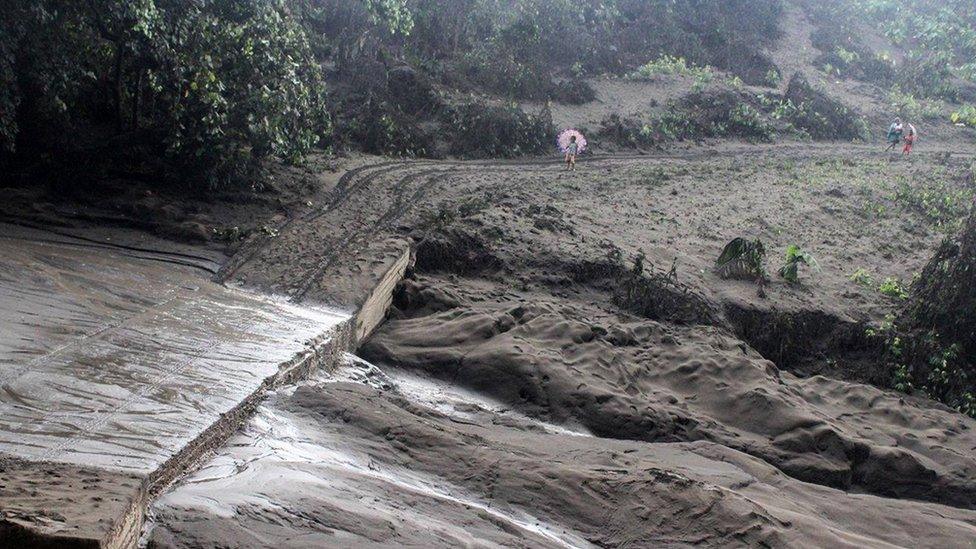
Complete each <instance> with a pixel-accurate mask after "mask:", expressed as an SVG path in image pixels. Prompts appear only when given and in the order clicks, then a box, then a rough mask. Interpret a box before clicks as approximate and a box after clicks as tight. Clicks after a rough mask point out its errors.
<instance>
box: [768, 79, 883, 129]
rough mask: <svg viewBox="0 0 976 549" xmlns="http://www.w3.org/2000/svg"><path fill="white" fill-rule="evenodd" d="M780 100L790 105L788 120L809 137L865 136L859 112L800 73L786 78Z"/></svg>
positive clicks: (865, 126) (864, 127) (862, 120)
mask: <svg viewBox="0 0 976 549" xmlns="http://www.w3.org/2000/svg"><path fill="white" fill-rule="evenodd" d="M784 100H786V101H789V102H790V103H791V104H792V105H793V107H794V108H793V109H792V112H790V113H789V122H790V123H791V124H793V126H794V127H796V128H798V129H801V130H803V131H805V132H806V133H807V134H809V135H810V137H812V138H813V139H864V138H866V137H867V135H866V134H867V125H866V123H865V122H864V119H863V118H862V117H861V115H860V114H859V113H857V112H856V111H854V110H853V109H850V108H848V107H847V106H845V105H844V104H843V103H841V102H840V101H837V100H835V99H832V98H831V97H830V96H828V95H827V94H826V93H824V92H822V91H820V90H817V89H815V88H814V87H813V86H811V85H810V83H809V82H807V79H806V78H805V77H804V76H803V75H802V74H800V73H796V74H794V75H793V78H791V79H790V83H789V86H787V88H786V94H785V96H784Z"/></svg>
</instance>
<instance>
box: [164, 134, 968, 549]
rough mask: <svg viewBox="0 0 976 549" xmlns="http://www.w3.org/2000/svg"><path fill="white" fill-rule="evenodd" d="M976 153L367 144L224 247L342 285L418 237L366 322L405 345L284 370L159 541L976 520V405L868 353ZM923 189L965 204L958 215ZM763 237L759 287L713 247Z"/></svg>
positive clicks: (727, 532)
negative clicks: (294, 382) (318, 366)
mask: <svg viewBox="0 0 976 549" xmlns="http://www.w3.org/2000/svg"><path fill="white" fill-rule="evenodd" d="M970 161H971V156H970V155H968V154H967V155H961V154H955V155H951V156H950V157H949V158H946V157H944V156H942V155H934V154H932V155H928V154H924V153H923V154H922V155H920V156H919V157H917V158H915V159H914V160H913V161H911V162H908V161H897V160H892V159H889V158H888V157H885V156H883V155H879V154H878V153H877V152H876V151H874V150H873V149H871V148H870V147H864V146H836V145H831V146H818V145H790V146H770V147H751V146H744V145H734V144H726V145H723V146H721V147H718V148H716V149H713V150H708V149H704V150H702V149H700V150H696V151H689V152H687V153H678V154H670V155H664V156H661V157H657V158H655V157H636V156H635V157H619V156H618V157H593V158H591V159H590V160H589V161H588V162H585V163H583V164H582V165H581V167H580V171H578V172H576V173H565V172H562V171H560V170H559V165H558V163H557V162H549V161H544V160H540V161H531V162H510V163H506V162H500V163H476V162H426V161H418V162H379V163H376V164H373V165H369V164H364V165H363V166H362V167H359V168H356V167H355V166H353V167H352V168H353V169H351V170H350V171H348V172H347V173H346V175H344V176H342V177H341V178H338V179H337V180H336V181H335V185H334V186H331V187H326V188H324V189H323V194H322V196H321V197H319V198H318V199H317V200H316V201H315V204H314V205H313V206H312V207H309V208H308V209H307V210H306V211H305V212H303V213H301V214H299V215H296V216H295V217H294V218H292V219H290V220H289V221H287V222H286V223H284V224H283V225H282V226H281V230H280V232H279V233H278V235H277V236H275V237H269V238H266V239H263V240H255V241H252V242H251V243H249V244H248V246H246V247H245V249H244V250H243V252H242V254H243V255H241V256H239V257H238V259H237V260H236V261H232V262H231V266H232V268H231V269H228V270H227V271H225V274H226V276H227V277H228V278H229V279H230V280H234V281H237V282H241V283H245V284H253V285H254V286H256V287H260V288H263V289H272V290H276V291H280V292H282V293H287V294H289V295H291V296H292V298H293V300H295V301H301V302H306V303H313V302H316V301H322V302H333V301H335V300H336V297H335V295H336V294H335V293H333V292H332V291H330V277H332V276H337V275H340V274H341V276H344V277H353V279H355V278H356V277H357V276H363V277H365V276H369V273H370V272H371V267H370V266H371V265H378V264H380V263H381V262H376V263H374V260H375V258H377V257H383V256H384V254H385V253H387V252H386V251H385V250H386V248H385V247H386V246H387V244H385V243H387V242H390V241H393V240H396V239H409V240H411V241H412V242H413V245H414V248H415V250H416V263H415V267H414V269H413V271H412V272H411V273H410V274H409V276H408V279H407V280H406V281H404V283H403V284H402V285H401V287H400V289H399V291H398V294H397V296H396V298H395V300H394V310H393V311H392V313H391V318H390V319H389V320H388V321H387V322H386V323H385V324H384V325H383V326H382V327H381V328H380V330H379V331H378V333H377V334H376V335H374V337H373V338H372V339H371V340H369V341H368V342H366V344H365V345H364V346H363V348H362V349H361V355H362V356H363V357H365V358H367V359H368V360H370V361H371V362H373V363H374V364H377V365H379V366H380V370H377V369H375V368H373V367H370V366H368V365H364V364H363V363H361V362H355V361H353V363H352V364H351V365H350V366H349V367H348V368H347V369H345V370H344V371H343V372H340V373H339V374H338V375H336V376H335V377H334V378H332V379H320V380H318V382H315V383H311V384H307V385H304V386H301V387H299V388H297V389H296V390H294V391H288V392H283V393H280V394H279V395H277V396H276V397H275V398H274V399H272V400H271V401H269V402H268V403H267V404H266V406H265V407H264V408H262V410H261V411H260V413H259V416H258V419H257V420H255V421H254V422H252V423H251V424H249V426H248V427H247V429H246V430H245V432H243V433H242V434H241V435H240V436H239V437H237V438H236V439H235V440H234V442H233V443H232V444H230V445H228V446H227V447H225V448H223V449H221V450H220V451H219V452H218V453H217V454H216V456H215V458H214V460H213V461H212V462H210V463H209V464H208V465H206V466H205V467H204V468H203V469H201V470H200V471H199V472H197V473H195V474H194V475H193V476H191V477H189V478H188V479H186V480H185V481H184V482H183V483H181V484H179V485H177V486H175V487H174V488H173V490H172V491H170V492H169V493H167V494H166V495H165V496H164V497H163V498H162V499H161V500H160V502H159V504H158V505H157V506H156V507H155V508H154V514H155V522H154V525H155V527H154V528H153V529H152V530H151V531H150V533H149V534H148V536H147V539H148V540H149V543H150V545H152V546H159V547H193V546H200V545H203V546H206V545H211V544H215V543H217V540H219V541H220V542H221V543H223V544H225V545H229V546H232V547H244V546H296V547H297V546H308V545H321V546H348V545H366V546H402V545H406V546H444V547H447V546H457V545H471V546H481V545H484V546H497V545H502V546H515V547H519V546H530V547H548V546H576V547H586V546H589V545H596V546H614V547H615V546H636V547H657V546H675V545H690V544H696V545H705V546H729V545H760V544H766V545H771V546H777V547H779V546H797V545H804V546H831V547H836V546H851V547H855V546H856V547H864V546H871V547H885V546H918V545H920V544H921V545H924V546H931V547H942V546H946V547H968V546H969V545H970V544H971V540H972V539H973V537H974V529H976V514H974V513H976V512H974V510H973V507H974V504H973V502H974V501H976V451H974V450H976V422H974V421H973V420H972V419H970V418H967V417H965V416H963V415H961V414H958V413H956V412H954V411H952V410H949V409H947V408H945V407H943V406H941V405H939V404H937V403H934V402H931V401H927V400H921V399H916V398H910V397H906V396H905V395H902V394H899V393H896V392H892V391H886V390H883V389H879V388H877V387H874V386H871V385H868V384H864V383H859V382H858V380H871V377H872V370H871V360H872V358H871V357H872V353H873V352H875V351H874V350H873V347H872V346H873V345H875V344H876V342H874V341H872V340H871V339H870V338H869V337H867V336H866V332H867V330H868V329H872V328H876V327H877V326H878V325H880V324H882V323H884V322H885V321H886V320H885V319H886V316H888V315H890V314H892V313H893V312H894V311H896V310H897V309H898V307H899V306H900V301H899V300H898V298H897V297H891V296H889V295H885V294H883V293H881V292H880V291H878V289H877V287H878V285H879V284H880V282H881V280H884V279H885V278H889V277H890V278H892V279H898V280H900V281H903V282H904V283H905V284H907V282H908V281H909V280H910V279H911V277H912V275H913V274H914V272H916V271H917V270H919V269H920V268H921V267H922V266H923V265H924V264H925V262H926V260H927V259H928V257H929V256H930V255H931V253H932V251H933V250H934V249H935V247H936V246H937V245H938V243H939V242H940V241H941V239H942V237H943V236H944V235H945V234H947V232H948V231H951V230H952V229H951V227H953V226H954V224H955V223H957V222H958V219H959V218H960V217H961V216H962V215H963V213H964V212H965V211H966V210H967V209H968V207H969V202H970V201H971V200H972V196H973V195H972V184H971V179H969V178H970V177H971V176H970V172H969V171H968V170H969V163H970ZM925 193H936V194H938V195H939V196H942V197H943V198H945V197H946V196H948V197H950V200H949V201H950V202H951V201H952V200H957V201H961V205H960V207H959V208H958V209H952V208H949V209H946V210H944V211H942V210H940V211H939V212H937V214H933V213H932V211H931V210H927V209H925V208H920V207H919V204H920V202H919V198H918V197H919V195H920V194H925ZM740 235H742V236H748V237H752V238H754V237H759V238H762V239H763V241H764V242H765V243H766V246H767V249H768V250H769V256H768V258H767V269H768V270H769V272H770V273H771V279H770V282H769V283H768V284H767V285H765V287H763V288H762V290H761V291H760V289H759V288H758V287H757V285H756V284H755V283H753V282H748V281H734V280H724V279H722V278H721V277H719V276H718V275H717V274H716V273H715V272H714V271H713V269H712V262H713V261H714V259H715V258H716V257H717V256H718V254H719V252H720V250H721V249H722V247H723V246H724V245H725V243H726V242H728V240H730V239H731V238H732V237H734V236H740ZM789 244H797V245H800V246H801V247H802V248H804V249H806V250H809V251H810V252H811V253H813V254H814V255H815V256H816V257H817V259H818V262H819V264H820V266H821V269H820V270H819V271H815V270H801V272H800V283H799V284H789V283H787V282H786V281H784V280H783V279H782V278H780V277H778V276H777V275H776V269H777V268H778V267H779V265H780V264H781V261H782V260H781V258H782V256H783V254H784V251H785V248H786V246H787V245H789ZM640 252H643V259H642V263H643V269H642V270H640V271H635V270H634V265H635V258H636V257H637V255H638V254H639V253H640ZM344 265H353V267H351V268H350V267H344ZM859 270H860V271H863V272H865V273H867V274H868V275H869V278H870V282H866V281H865V280H864V278H863V277H855V279H854V280H852V274H853V273H854V272H855V271H859ZM345 284H355V283H354V282H346V283H345ZM339 300H340V301H341V298H340V299H339ZM486 509H488V511H486Z"/></svg>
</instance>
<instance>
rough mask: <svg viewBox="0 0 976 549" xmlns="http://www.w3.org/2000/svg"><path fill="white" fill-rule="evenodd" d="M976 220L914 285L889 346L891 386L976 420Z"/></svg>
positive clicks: (948, 243) (940, 251)
mask: <svg viewBox="0 0 976 549" xmlns="http://www.w3.org/2000/svg"><path fill="white" fill-rule="evenodd" d="M973 311H976V215H972V214H971V215H970V217H969V221H968V222H967V224H966V226H965V228H964V229H963V231H962V233H961V234H960V235H959V237H958V238H956V239H947V240H946V241H945V242H943V244H942V246H941V247H940V248H939V249H938V251H936V253H935V256H934V257H933V258H932V259H931V260H930V261H929V263H928V265H926V267H925V269H923V271H922V274H921V276H920V277H919V278H918V280H917V281H916V282H915V283H914V284H913V286H912V288H911V293H910V297H909V301H908V305H907V307H906V308H905V310H904V312H903V313H902V315H901V316H900V318H899V319H898V322H897V327H896V329H894V330H892V333H891V335H889V337H888V341H887V365H888V375H889V379H890V380H891V382H892V383H893V384H894V385H896V387H897V388H898V389H900V390H903V391H907V392H921V393H922V394H925V395H927V396H929V397H932V398H934V399H936V400H939V401H941V402H944V403H945V404H947V405H949V406H951V407H953V408H956V409H957V410H959V411H961V412H963V413H967V414H969V415H971V416H974V417H976V315H974V314H973Z"/></svg>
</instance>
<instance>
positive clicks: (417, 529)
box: [143, 355, 591, 547]
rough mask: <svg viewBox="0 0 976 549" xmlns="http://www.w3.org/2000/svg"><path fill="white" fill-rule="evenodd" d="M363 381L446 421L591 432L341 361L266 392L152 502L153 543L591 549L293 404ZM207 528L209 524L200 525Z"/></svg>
mask: <svg viewBox="0 0 976 549" xmlns="http://www.w3.org/2000/svg"><path fill="white" fill-rule="evenodd" d="M349 383H354V384H362V385H366V386H369V387H372V388H376V389H378V390H382V391H384V392H386V393H388V394H391V395H395V396H396V398H402V399H404V400H406V401H408V403H409V405H410V406H418V407H428V408H430V409H432V410H435V411H436V412H437V413H439V414H443V416H444V417H446V418H450V420H451V421H456V422H462V423H470V424H476V423H477V424H482V425H497V426H504V428H510V429H515V430H524V431H535V432H539V433H560V434H569V435H573V436H588V435H587V433H585V432H581V431H577V430H573V429H569V428H566V427H562V426H556V425H551V424H547V423H544V422H540V421H538V420H534V419H531V418H529V417H527V416H524V415H522V414H519V413H517V412H515V411H512V410H508V409H506V408H505V407H504V406H501V405H500V404H498V403H495V402H492V401H490V400H488V399H485V398H483V397H480V396H478V395H476V394H474V393H471V392H468V391H465V390H463V389H459V388H457V387H454V386H452V385H451V384H448V383H445V382H442V381H436V380H432V379H429V378H426V377H422V376H418V375H415V374H408V373H404V372H397V371H395V370H384V369H380V368H378V367H376V366H374V365H372V364H369V363H367V362H365V361H363V360H361V359H359V358H356V357H354V356H351V355H350V356H348V357H347V360H346V363H345V365H344V366H343V367H342V368H340V369H339V370H338V371H336V372H334V373H331V374H328V373H322V374H319V375H318V376H317V377H316V378H314V379H312V380H310V381H308V382H306V383H303V384H302V386H301V387H292V388H289V389H285V390H282V391H279V392H278V393H276V394H274V395H273V396H271V397H270V398H269V399H268V400H267V401H266V402H265V403H264V404H263V405H262V406H261V407H260V409H259V410H258V412H257V415H256V416H255V417H254V419H253V420H252V421H251V422H250V424H249V425H248V426H247V428H246V429H245V430H244V431H243V432H241V433H240V434H238V435H237V436H235V437H234V438H233V439H231V440H230V441H229V442H228V444H227V445H226V446H225V447H224V448H222V449H221V450H219V451H218V452H217V453H216V454H215V455H214V457H213V459H211V460H210V461H209V462H208V463H207V464H205V465H204V466H203V467H202V468H201V469H199V470H198V471H196V472H195V473H194V474H192V475H191V476H189V477H188V478H186V479H184V480H183V481H182V482H180V483H179V484H178V485H176V486H175V487H173V488H172V489H171V490H170V491H169V492H168V493H166V494H164V495H163V496H162V497H161V498H160V499H159V500H158V501H157V502H156V503H155V505H154V506H153V508H152V510H151V513H150V517H151V520H150V523H149V525H148V526H147V529H146V535H145V536H144V539H143V543H144V544H148V545H152V546H180V547H192V546H200V545H202V546H209V545H211V544H218V543H219V544H221V545H226V546H231V547H238V546H239V547H244V546H259V545H260V546H276V547H312V546H323V545H327V546H353V545H358V544H370V545H381V546H382V545H387V544H390V545H391V546H400V545H416V546H429V544H434V545H441V546H471V547H475V546H497V545H508V546H544V547H590V546H591V544H590V543H589V542H587V541H586V540H585V539H583V538H582V537H581V536H580V535H578V534H576V533H575V532H573V531H572V530H571V529H569V528H567V527H566V526H564V525H558V524H552V523H550V522H547V521H546V520H544V519H541V518H539V517H537V516H534V515H533V514H532V513H531V512H530V511H528V510H527V509H524V508H521V507H519V506H517V505H508V504H499V502H497V501H492V500H491V499H489V498H486V497H485V495H484V494H477V493H474V492H473V491H471V490H469V489H467V488H465V487H462V486H458V485H456V484H454V483H452V482H451V481H450V480H447V479H445V478H442V477H439V476H438V475H436V474H430V473H425V472H423V471H421V470H418V469H419V468H415V467H410V466H409V464H398V463H395V462H392V463H391V461H390V460H389V459H388V458H389V456H385V455H384V456H381V455H378V454H377V452H378V450H379V448H378V447H377V446H376V445H375V442H374V441H371V440H369V439H368V438H366V437H362V438H360V437H357V436H356V433H355V431H350V430H349V429H346V428H345V426H344V424H343V422H342V421H341V420H340V421H322V419H323V418H321V417H319V416H318V414H317V413H316V412H315V410H311V409H308V408H305V407H303V406H301V405H300V404H296V402H295V400H294V399H293V397H294V395H295V392H296V391H298V390H303V391H309V392H311V393H312V394H313V395H314V394H315V393H317V392H323V393H324V392H326V391H328V390H329V387H330V386H331V385H336V384H349ZM201 521H205V522H201Z"/></svg>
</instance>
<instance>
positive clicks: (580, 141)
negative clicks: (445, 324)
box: [556, 129, 586, 154]
mask: <svg viewBox="0 0 976 549" xmlns="http://www.w3.org/2000/svg"><path fill="white" fill-rule="evenodd" d="M574 135H575V136H576V145H577V149H576V152H577V153H582V152H583V151H585V150H586V138H585V137H583V134H581V133H580V132H579V131H578V130H573V129H569V130H563V131H562V132H560V133H559V137H557V138H556V145H558V146H559V152H561V153H563V154H566V149H568V148H569V140H570V138H571V137H573V136H574Z"/></svg>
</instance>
